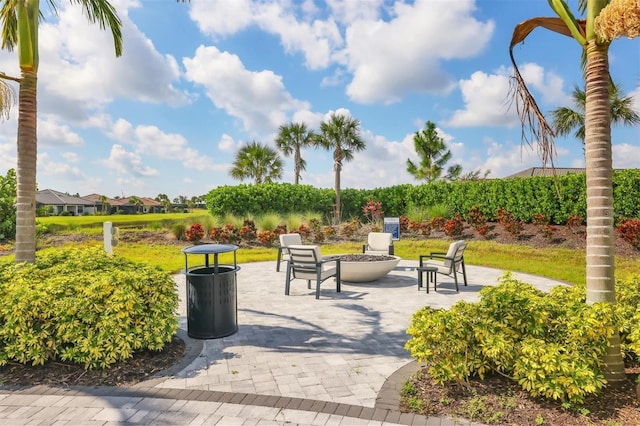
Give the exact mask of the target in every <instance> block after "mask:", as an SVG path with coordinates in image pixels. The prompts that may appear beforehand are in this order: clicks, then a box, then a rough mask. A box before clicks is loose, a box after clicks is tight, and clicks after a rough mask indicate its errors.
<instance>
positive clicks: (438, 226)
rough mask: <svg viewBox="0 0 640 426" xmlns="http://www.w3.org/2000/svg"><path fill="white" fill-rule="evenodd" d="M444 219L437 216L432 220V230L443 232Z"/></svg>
mask: <svg viewBox="0 0 640 426" xmlns="http://www.w3.org/2000/svg"><path fill="white" fill-rule="evenodd" d="M444 221H445V219H444V217H442V216H437V217H434V218H433V219H431V229H433V230H435V231H442V227H443V226H444Z"/></svg>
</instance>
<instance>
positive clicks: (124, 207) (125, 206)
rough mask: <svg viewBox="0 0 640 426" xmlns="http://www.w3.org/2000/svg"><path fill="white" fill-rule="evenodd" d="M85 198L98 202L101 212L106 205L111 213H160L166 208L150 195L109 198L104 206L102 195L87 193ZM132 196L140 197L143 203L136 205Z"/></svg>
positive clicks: (97, 207)
mask: <svg viewBox="0 0 640 426" xmlns="http://www.w3.org/2000/svg"><path fill="white" fill-rule="evenodd" d="M82 198H85V199H88V200H92V201H93V202H95V204H96V209H97V211H98V212H101V211H102V209H103V208H104V207H107V208H108V209H109V213H110V214H113V213H123V214H136V213H160V212H162V210H163V209H164V206H163V205H162V203H160V202H158V201H156V200H154V199H153V198H149V197H137V196H134V195H132V196H130V197H123V198H107V199H106V201H105V203H104V204H105V206H103V201H102V199H101V198H102V195H99V194H89V195H85V196H84V197H82ZM132 198H138V199H140V201H141V202H142V204H141V205H136V204H134V203H132V202H131V199H132Z"/></svg>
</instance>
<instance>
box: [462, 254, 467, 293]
mask: <svg viewBox="0 0 640 426" xmlns="http://www.w3.org/2000/svg"><path fill="white" fill-rule="evenodd" d="M462 276H463V277H464V286H465V287H466V286H467V270H466V269H465V268H464V260H463V261H462Z"/></svg>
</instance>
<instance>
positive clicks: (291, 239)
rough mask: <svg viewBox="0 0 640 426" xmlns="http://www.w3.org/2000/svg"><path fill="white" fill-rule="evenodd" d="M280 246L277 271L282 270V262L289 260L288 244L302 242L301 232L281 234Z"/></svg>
mask: <svg viewBox="0 0 640 426" xmlns="http://www.w3.org/2000/svg"><path fill="white" fill-rule="evenodd" d="M279 238H280V247H278V263H276V272H279V271H280V263H281V262H285V261H288V260H289V252H288V251H287V246H290V245H292V244H302V237H301V236H300V234H294V233H291V234H280V237H279Z"/></svg>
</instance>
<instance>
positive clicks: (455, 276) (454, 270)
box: [453, 268, 460, 293]
mask: <svg viewBox="0 0 640 426" xmlns="http://www.w3.org/2000/svg"><path fill="white" fill-rule="evenodd" d="M453 280H454V281H455V282H456V291H457V292H458V293H459V292H460V289H459V288H458V274H457V273H456V268H453Z"/></svg>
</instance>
